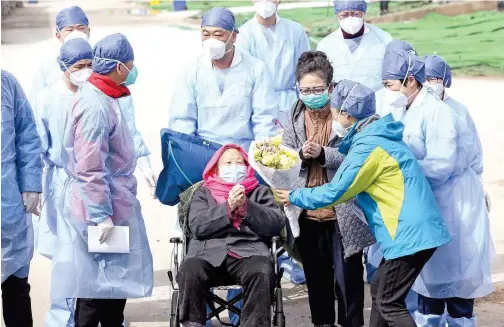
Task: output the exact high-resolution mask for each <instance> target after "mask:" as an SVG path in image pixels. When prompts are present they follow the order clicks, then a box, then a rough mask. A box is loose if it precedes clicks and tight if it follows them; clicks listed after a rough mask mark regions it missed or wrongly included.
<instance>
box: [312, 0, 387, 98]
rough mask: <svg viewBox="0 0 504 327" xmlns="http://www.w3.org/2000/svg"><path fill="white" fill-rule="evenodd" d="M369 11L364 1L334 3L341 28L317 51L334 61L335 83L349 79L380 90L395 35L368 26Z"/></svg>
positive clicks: (320, 44) (321, 43) (328, 37)
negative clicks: (382, 75)
mask: <svg viewBox="0 0 504 327" xmlns="http://www.w3.org/2000/svg"><path fill="white" fill-rule="evenodd" d="M366 10H367V3H366V1H364V0H336V1H334V13H335V14H336V17H337V19H338V22H339V28H338V29H337V30H336V31H334V32H333V33H331V34H329V35H328V36H327V37H325V38H324V39H323V40H322V41H320V43H319V44H318V46H317V50H318V51H322V52H325V53H326V54H327V57H328V58H329V61H331V63H332V65H333V68H334V76H333V81H334V82H339V81H341V80H343V79H348V80H352V81H356V82H358V83H361V84H363V85H365V86H367V87H369V88H370V89H372V90H373V91H377V90H379V89H381V88H383V85H382V83H381V82H382V81H381V70H382V62H383V55H384V54H385V47H386V46H387V44H388V43H390V42H391V41H392V36H390V34H389V33H387V32H385V31H384V30H382V29H380V28H378V27H376V26H374V25H371V24H367V23H365V22H364V20H365V15H366Z"/></svg>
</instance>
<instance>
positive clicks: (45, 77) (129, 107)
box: [29, 6, 157, 197]
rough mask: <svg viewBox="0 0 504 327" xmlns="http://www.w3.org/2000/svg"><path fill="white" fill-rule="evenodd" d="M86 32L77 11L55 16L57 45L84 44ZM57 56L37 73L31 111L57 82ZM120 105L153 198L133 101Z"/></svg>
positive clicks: (59, 74)
mask: <svg viewBox="0 0 504 327" xmlns="http://www.w3.org/2000/svg"><path fill="white" fill-rule="evenodd" d="M90 32H91V29H90V28H89V20H88V18H87V16H86V14H85V13H84V11H83V10H82V9H81V8H80V7H77V6H73V7H70V8H65V9H63V10H61V11H60V12H59V13H58V14H57V15H56V39H57V40H58V41H59V42H60V43H62V44H64V43H66V42H68V41H70V40H73V39H84V40H86V41H88V40H89V34H90ZM58 56H59V53H58V54H57V55H51V56H49V57H48V58H47V59H46V60H44V62H43V63H42V65H41V66H40V68H39V69H38V71H37V73H36V75H35V79H34V80H33V84H32V88H31V91H30V95H29V99H30V104H31V105H32V107H34V106H35V101H36V100H37V96H38V95H39V93H40V92H42V91H43V90H44V89H46V88H49V87H51V86H52V85H53V84H56V83H60V82H61V79H62V77H63V72H62V71H61V67H60V65H59V61H58V58H57V57H58ZM120 103H121V108H122V109H123V111H124V114H125V115H127V116H128V117H129V118H128V119H127V121H128V124H129V125H130V128H131V129H132V131H133V133H134V135H135V148H136V149H137V157H138V162H137V166H138V168H140V170H141V171H142V173H143V175H144V178H145V180H146V182H147V185H148V186H149V187H150V189H151V194H152V196H153V197H154V190H155V187H156V183H157V175H156V173H155V172H154V171H153V169H152V167H151V164H150V160H149V155H150V151H149V150H148V149H147V147H146V146H145V143H144V141H143V139H142V136H141V135H140V133H139V132H138V131H137V129H136V126H135V114H134V108H135V107H134V105H133V99H132V97H131V96H126V97H123V98H121V99H120Z"/></svg>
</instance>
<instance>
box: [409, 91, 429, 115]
mask: <svg viewBox="0 0 504 327" xmlns="http://www.w3.org/2000/svg"><path fill="white" fill-rule="evenodd" d="M428 94H429V90H428V88H427V87H425V86H423V87H422V89H421V90H420V92H418V94H417V96H416V98H415V100H413V103H411V105H410V107H409V108H408V110H411V109H412V108H415V107H419V106H421V105H422V104H423V103H424V101H425V99H426V98H427V95H428Z"/></svg>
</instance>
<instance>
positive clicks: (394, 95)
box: [385, 88, 408, 108]
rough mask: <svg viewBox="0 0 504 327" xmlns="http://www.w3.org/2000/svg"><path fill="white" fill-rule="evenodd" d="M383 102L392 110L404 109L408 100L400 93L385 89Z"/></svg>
mask: <svg viewBox="0 0 504 327" xmlns="http://www.w3.org/2000/svg"><path fill="white" fill-rule="evenodd" d="M385 101H386V103H387V104H389V105H390V106H392V107H394V108H404V107H406V106H407V105H408V98H407V97H406V96H405V95H404V93H402V92H401V91H392V90H390V89H388V88H387V89H385Z"/></svg>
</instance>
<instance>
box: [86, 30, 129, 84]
mask: <svg viewBox="0 0 504 327" xmlns="http://www.w3.org/2000/svg"><path fill="white" fill-rule="evenodd" d="M93 56H94V57H93V70H94V71H95V72H97V73H98V74H101V75H105V74H108V73H110V72H111V71H112V70H114V69H115V68H116V66H117V62H118V61H120V62H122V63H124V64H125V63H127V62H128V61H130V60H134V59H135V55H134V54H133V47H131V44H130V43H129V41H128V39H127V38H126V36H124V35H122V34H120V33H117V34H112V35H109V36H107V37H105V38H104V39H103V40H101V41H99V42H98V43H96V45H95V47H94V49H93Z"/></svg>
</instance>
